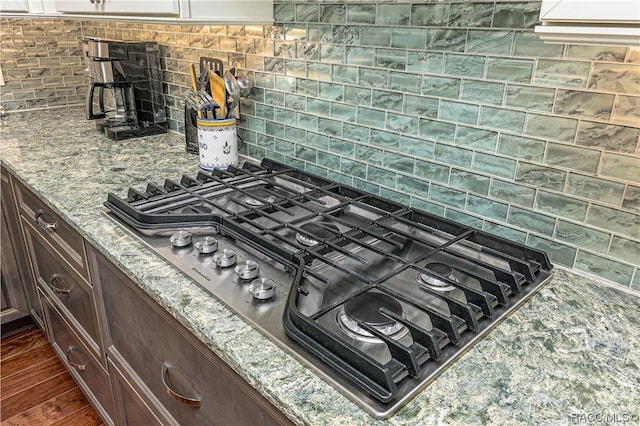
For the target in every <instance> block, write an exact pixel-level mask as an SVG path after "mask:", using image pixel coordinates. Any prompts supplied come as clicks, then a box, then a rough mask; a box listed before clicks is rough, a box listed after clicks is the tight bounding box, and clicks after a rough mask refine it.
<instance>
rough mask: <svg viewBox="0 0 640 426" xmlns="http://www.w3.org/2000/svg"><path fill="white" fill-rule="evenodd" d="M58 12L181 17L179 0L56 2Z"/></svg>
mask: <svg viewBox="0 0 640 426" xmlns="http://www.w3.org/2000/svg"><path fill="white" fill-rule="evenodd" d="M55 2H56V10H57V11H58V12H62V13H71V14H85V13H87V14H89V13H90V14H104V15H120V14H122V15H130V14H132V15H141V16H146V15H152V16H153V15H179V14H180V5H179V0H55Z"/></svg>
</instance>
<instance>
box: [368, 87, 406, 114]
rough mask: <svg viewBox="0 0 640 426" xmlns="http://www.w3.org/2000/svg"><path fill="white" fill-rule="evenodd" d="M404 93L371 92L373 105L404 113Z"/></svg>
mask: <svg viewBox="0 0 640 426" xmlns="http://www.w3.org/2000/svg"><path fill="white" fill-rule="evenodd" d="M402 99H403V96H402V93H400V92H390V91H387V90H375V89H374V90H373V91H372V92H371V104H372V105H373V106H374V107H376V108H381V109H386V110H391V111H402Z"/></svg>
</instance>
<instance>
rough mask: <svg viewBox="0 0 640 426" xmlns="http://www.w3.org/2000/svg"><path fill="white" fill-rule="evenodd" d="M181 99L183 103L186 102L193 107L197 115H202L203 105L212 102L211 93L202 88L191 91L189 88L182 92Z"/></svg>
mask: <svg viewBox="0 0 640 426" xmlns="http://www.w3.org/2000/svg"><path fill="white" fill-rule="evenodd" d="M181 100H182V102H183V103H185V104H187V105H188V106H189V107H190V108H193V109H194V110H195V111H196V112H197V113H198V117H202V116H203V115H202V108H204V107H205V106H207V105H209V104H212V103H214V101H213V98H212V97H211V95H210V94H209V93H207V92H205V91H204V90H197V91H192V90H189V91H187V92H185V93H184V94H182V96H181Z"/></svg>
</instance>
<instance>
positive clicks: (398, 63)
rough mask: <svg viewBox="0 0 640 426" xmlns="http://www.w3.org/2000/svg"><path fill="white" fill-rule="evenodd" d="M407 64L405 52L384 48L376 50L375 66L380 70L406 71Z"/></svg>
mask: <svg viewBox="0 0 640 426" xmlns="http://www.w3.org/2000/svg"><path fill="white" fill-rule="evenodd" d="M394 47H395V46H394ZM406 63H407V53H406V52H405V51H404V50H398V49H382V48H378V49H376V50H375V62H374V65H375V66H376V67H378V68H389V69H392V70H404V69H405V66H406Z"/></svg>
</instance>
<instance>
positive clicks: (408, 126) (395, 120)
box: [386, 113, 419, 134]
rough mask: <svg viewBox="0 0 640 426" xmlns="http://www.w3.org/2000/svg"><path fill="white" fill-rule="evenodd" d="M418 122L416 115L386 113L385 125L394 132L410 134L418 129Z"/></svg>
mask: <svg viewBox="0 0 640 426" xmlns="http://www.w3.org/2000/svg"><path fill="white" fill-rule="evenodd" d="M418 122H419V120H418V118H417V117H410V116H406V115H402V114H393V113H388V114H387V123H386V127H387V129H389V130H392V131H394V132H402V133H406V134H412V133H415V132H416V130H417V129H418Z"/></svg>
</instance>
